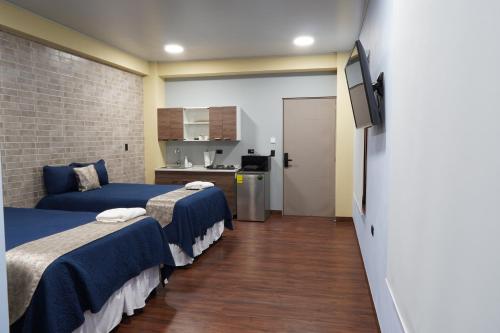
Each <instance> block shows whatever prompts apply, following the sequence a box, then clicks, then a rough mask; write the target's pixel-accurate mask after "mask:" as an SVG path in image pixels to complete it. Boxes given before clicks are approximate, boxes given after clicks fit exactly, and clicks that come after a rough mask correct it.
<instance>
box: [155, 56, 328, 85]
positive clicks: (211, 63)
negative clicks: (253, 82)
mask: <svg viewBox="0 0 500 333" xmlns="http://www.w3.org/2000/svg"><path fill="white" fill-rule="evenodd" d="M336 70H337V56H336V54H335V53H331V54H321V55H306V56H286V57H254V58H239V59H221V60H201V61H179V62H163V63H159V64H158V74H159V75H160V76H161V77H162V78H164V79H175V78H190V77H213V76H231V75H256V74H277V73H278V74H279V73H298V72H301V73H307V72H332V71H336Z"/></svg>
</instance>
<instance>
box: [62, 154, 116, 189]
mask: <svg viewBox="0 0 500 333" xmlns="http://www.w3.org/2000/svg"><path fill="white" fill-rule="evenodd" d="M91 164H92V165H94V167H95V170H96V171H97V175H98V176H99V183H100V184H101V185H107V184H109V178H108V170H106V162H104V160H99V161H97V162H95V163H78V162H74V163H71V164H70V165H69V166H70V167H73V168H81V167H84V166H88V165H91Z"/></svg>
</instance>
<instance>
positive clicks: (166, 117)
mask: <svg viewBox="0 0 500 333" xmlns="http://www.w3.org/2000/svg"><path fill="white" fill-rule="evenodd" d="M183 138H184V128H183V109H182V108H161V109H158V140H182V139H183Z"/></svg>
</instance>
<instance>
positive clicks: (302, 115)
mask: <svg viewBox="0 0 500 333" xmlns="http://www.w3.org/2000/svg"><path fill="white" fill-rule="evenodd" d="M335 109H336V107H335V98H334V97H331V98H301V99H284V100H283V152H284V153H285V156H286V154H288V159H289V162H288V167H286V161H285V160H284V163H285V166H284V168H283V212H284V214H285V215H299V216H324V217H334V216H335V112H336V110H335Z"/></svg>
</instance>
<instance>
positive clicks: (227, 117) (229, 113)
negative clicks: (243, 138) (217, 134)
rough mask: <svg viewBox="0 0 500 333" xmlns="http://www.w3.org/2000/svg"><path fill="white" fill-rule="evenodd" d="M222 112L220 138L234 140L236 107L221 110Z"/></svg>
mask: <svg viewBox="0 0 500 333" xmlns="http://www.w3.org/2000/svg"><path fill="white" fill-rule="evenodd" d="M221 112H222V138H223V139H224V140H231V141H235V140H236V107H235V106H229V107H225V108H223V110H222V111H221Z"/></svg>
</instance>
